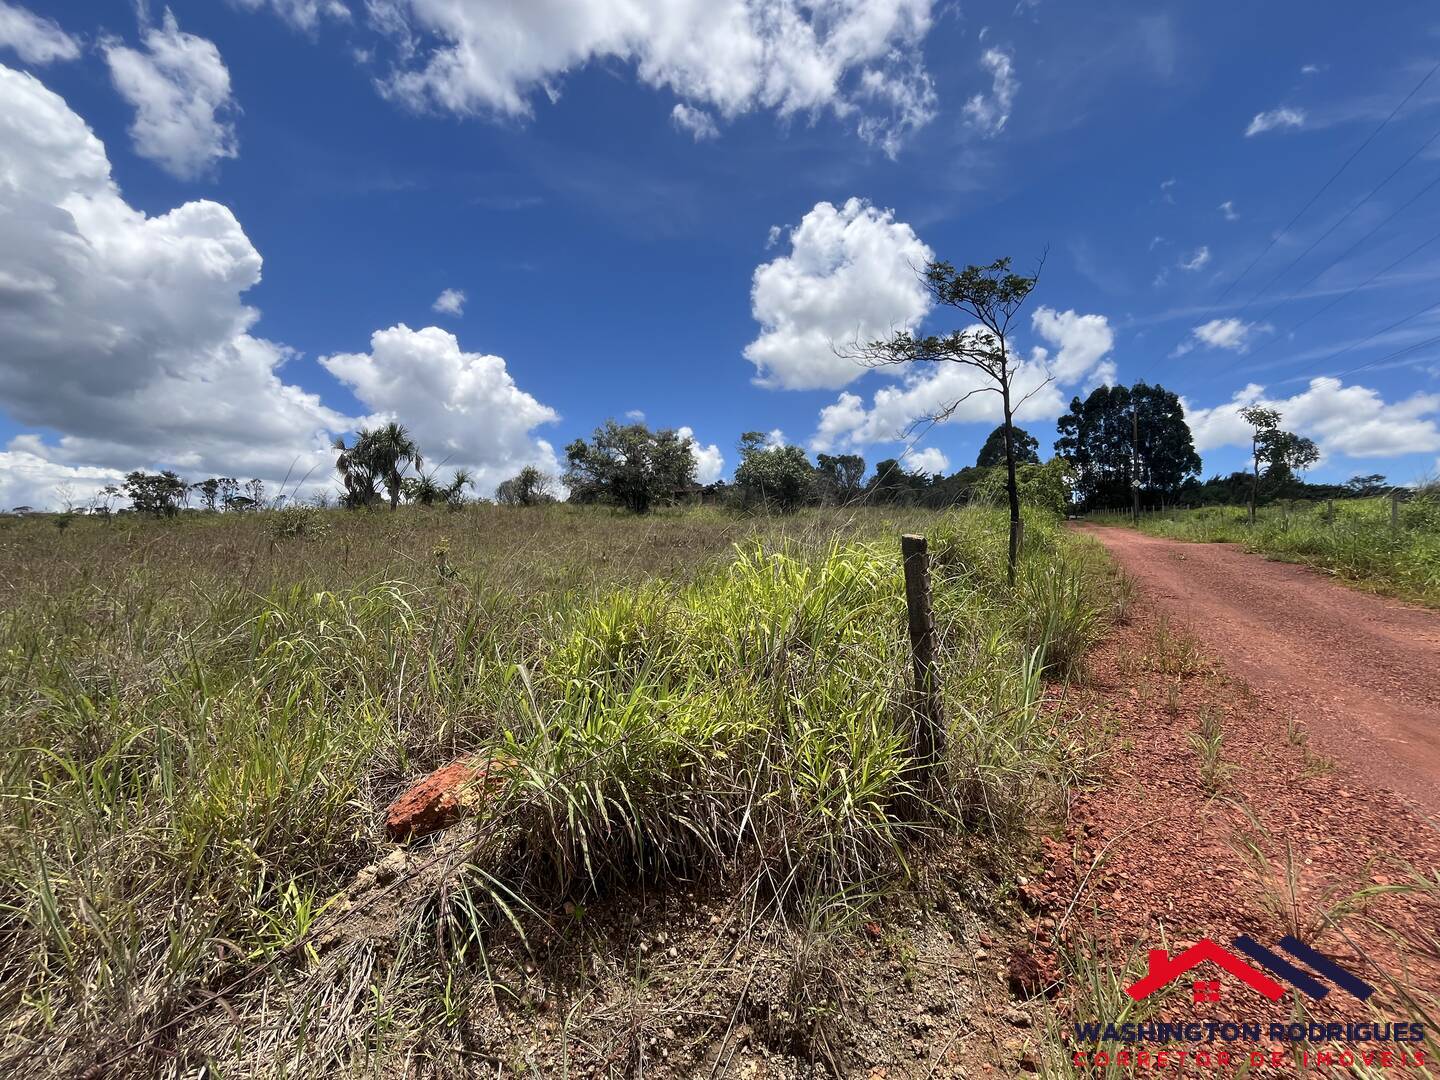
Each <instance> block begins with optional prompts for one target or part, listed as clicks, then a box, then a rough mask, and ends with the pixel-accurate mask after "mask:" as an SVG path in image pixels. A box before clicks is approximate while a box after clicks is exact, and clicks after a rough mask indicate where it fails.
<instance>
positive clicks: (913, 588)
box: [900, 536, 945, 782]
mask: <svg viewBox="0 0 1440 1080" xmlns="http://www.w3.org/2000/svg"><path fill="white" fill-rule="evenodd" d="M900 553H901V555H902V556H903V558H904V562H905V604H906V607H907V608H908V609H909V615H910V652H911V654H912V656H913V657H914V660H915V689H914V691H913V705H912V707H911V713H912V715H913V716H914V717H915V730H914V735H913V751H914V756H915V761H916V764H917V765H918V766H919V768H920V776H921V780H922V782H926V781H928V780H930V779H931V778H932V777H933V775H934V772H935V768H936V766H937V765H939V763H940V759H941V757H942V755H943V754H944V753H945V709H944V706H943V705H942V704H941V702H940V671H939V668H938V667H937V665H936V662H935V620H934V618H933V617H932V616H931V614H930V556H929V554H928V548H927V545H926V543H925V538H924V537H923V536H902V537H900Z"/></svg>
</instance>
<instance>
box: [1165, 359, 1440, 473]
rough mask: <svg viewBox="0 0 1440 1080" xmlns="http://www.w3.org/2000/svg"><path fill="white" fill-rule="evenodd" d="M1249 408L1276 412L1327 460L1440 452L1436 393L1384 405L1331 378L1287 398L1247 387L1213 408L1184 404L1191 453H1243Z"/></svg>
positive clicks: (1368, 392)
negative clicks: (1236, 449)
mask: <svg viewBox="0 0 1440 1080" xmlns="http://www.w3.org/2000/svg"><path fill="white" fill-rule="evenodd" d="M1253 404H1262V405H1266V406H1268V407H1270V408H1273V409H1277V410H1279V412H1280V414H1281V417H1282V419H1281V426H1282V427H1284V428H1285V429H1286V430H1287V431H1294V432H1296V433H1297V434H1300V435H1305V436H1308V437H1309V438H1312V439H1314V440H1315V443H1316V445H1317V446H1319V447H1320V450H1321V452H1322V453H1324V454H1325V455H1326V456H1330V455H1334V454H1343V455H1345V456H1347V457H1352V458H1375V457H1395V456H1398V455H1402V454H1417V453H1430V452H1432V451H1434V450H1440V426H1437V419H1440V394H1425V393H1416V394H1412V395H1411V396H1410V397H1408V398H1404V399H1402V400H1400V401H1394V402H1387V401H1386V400H1385V399H1384V398H1383V397H1381V395H1380V392H1379V391H1378V390H1374V389H1372V388H1370V387H1368V386H1355V385H1352V386H1346V385H1344V383H1342V382H1341V380H1339V379H1337V378H1333V377H1330V376H1325V377H1321V378H1316V379H1311V380H1310V385H1309V386H1308V387H1307V388H1306V389H1305V390H1303V391H1301V392H1300V393H1298V394H1295V395H1294V396H1292V397H1288V398H1276V397H1270V396H1268V395H1266V393H1265V390H1264V387H1262V386H1259V385H1256V384H1254V383H1251V384H1249V385H1248V386H1246V387H1244V388H1243V389H1241V390H1238V391H1236V393H1235V395H1234V396H1233V397H1232V398H1231V400H1229V401H1228V402H1225V403H1223V404H1221V405H1216V406H1214V407H1213V408H1205V409H1202V408H1195V407H1194V406H1192V405H1190V404H1189V403H1188V402H1187V403H1185V417H1186V419H1187V420H1188V421H1189V423H1190V430H1191V432H1192V433H1193V435H1194V437H1195V448H1196V449H1197V450H1200V451H1204V450H1210V449H1214V448H1215V447H1219V446H1240V447H1246V448H1248V447H1249V446H1250V434H1251V428H1250V426H1249V425H1248V424H1246V423H1245V421H1244V420H1243V419H1242V418H1241V416H1240V410H1241V409H1243V408H1245V406H1247V405H1253Z"/></svg>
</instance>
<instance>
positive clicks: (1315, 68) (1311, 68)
mask: <svg viewBox="0 0 1440 1080" xmlns="http://www.w3.org/2000/svg"><path fill="white" fill-rule="evenodd" d="M1324 70H1325V69H1324V68H1322V67H1321V66H1320V65H1319V64H1306V65H1305V66H1304V67H1302V68H1301V69H1300V74H1301V75H1318V74H1320V72H1322V71H1324Z"/></svg>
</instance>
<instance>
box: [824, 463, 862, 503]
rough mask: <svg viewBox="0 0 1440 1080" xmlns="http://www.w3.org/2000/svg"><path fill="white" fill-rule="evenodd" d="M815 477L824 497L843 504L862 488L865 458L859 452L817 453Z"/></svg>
mask: <svg viewBox="0 0 1440 1080" xmlns="http://www.w3.org/2000/svg"><path fill="white" fill-rule="evenodd" d="M815 477H816V480H817V481H818V482H819V484H820V487H821V489H822V491H823V492H824V495H825V497H826V498H828V499H830V500H831V501H832V502H834V503H835V504H836V505H837V506H844V505H845V504H846V503H848V502H850V500H852V499H854V498H855V497H856V496H857V495H859V494H860V492H861V491H862V490H864V485H863V481H864V479H865V459H864V458H863V457H861V456H860V455H859V454H817V455H816V457H815Z"/></svg>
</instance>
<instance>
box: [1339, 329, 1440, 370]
mask: <svg viewBox="0 0 1440 1080" xmlns="http://www.w3.org/2000/svg"><path fill="white" fill-rule="evenodd" d="M1431 345H1440V335H1437V336H1436V337H1432V338H1426V339H1425V340H1424V341H1417V342H1415V344H1413V345H1406V346H1405V347H1404V348H1403V349H1396V350H1395V351H1394V352H1392V353H1387V354H1386V355H1384V356H1380V357H1377V358H1376V359H1374V360H1367V361H1366V362H1365V363H1363V364H1356V365H1355V366H1354V367H1352V368H1347V369H1346V370H1344V371H1342V372H1340V374H1338V375H1336V376H1335V378H1337V379H1343V378H1344V377H1345V376H1346V375H1353V374H1355V372H1357V371H1364V370H1365V369H1366V368H1372V367H1374V366H1375V365H1376V364H1383V363H1384V362H1385V361H1386V360H1394V359H1395V358H1396V357H1397V356H1404V355H1405V354H1406V353H1411V352H1415V351H1416V350H1418V349H1424V348H1428V347H1429V346H1431Z"/></svg>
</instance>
